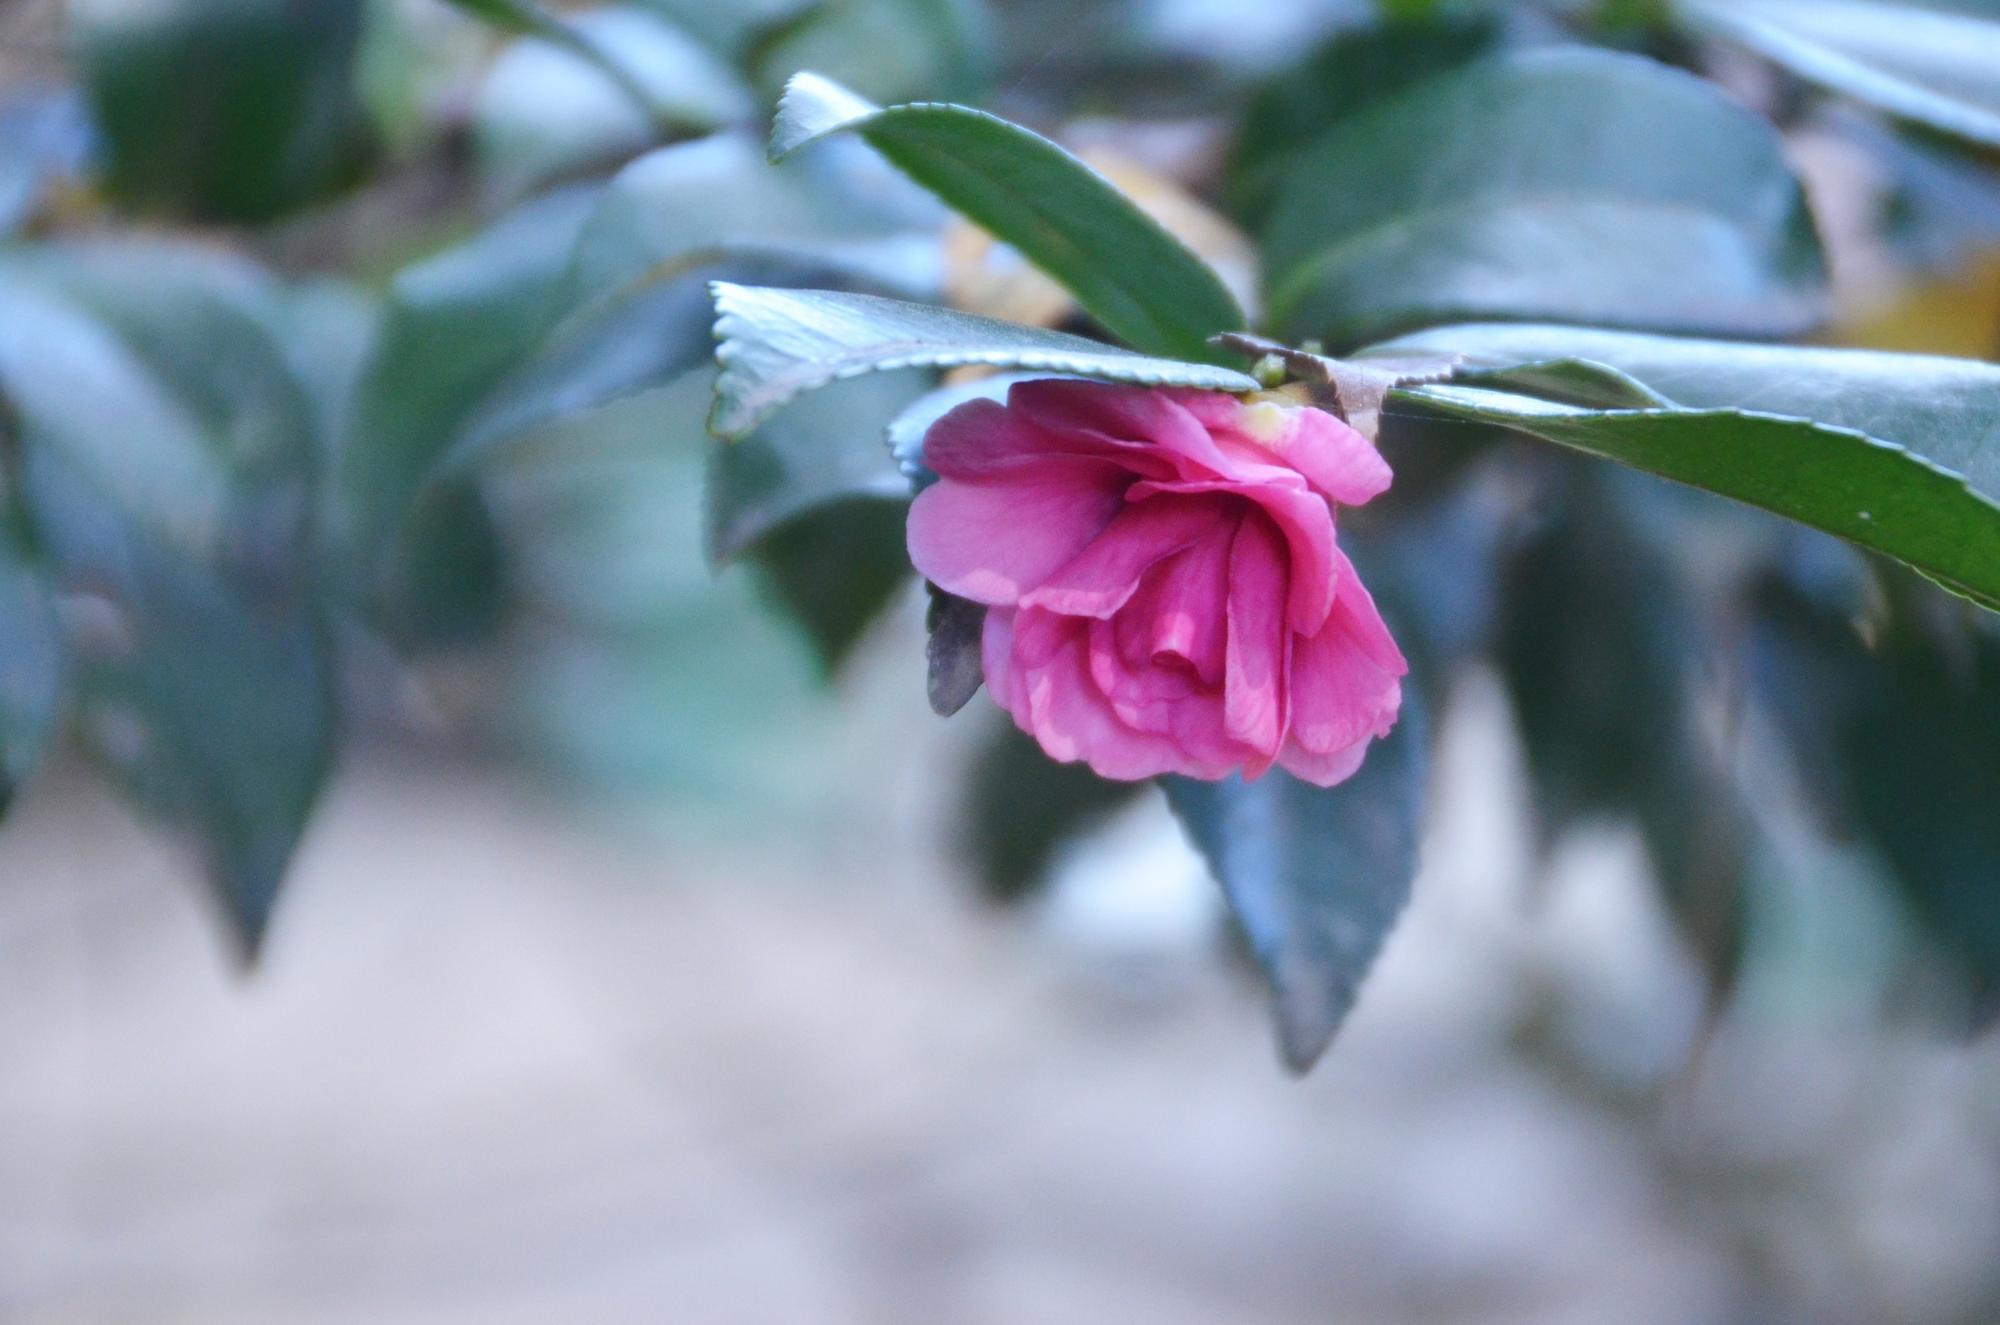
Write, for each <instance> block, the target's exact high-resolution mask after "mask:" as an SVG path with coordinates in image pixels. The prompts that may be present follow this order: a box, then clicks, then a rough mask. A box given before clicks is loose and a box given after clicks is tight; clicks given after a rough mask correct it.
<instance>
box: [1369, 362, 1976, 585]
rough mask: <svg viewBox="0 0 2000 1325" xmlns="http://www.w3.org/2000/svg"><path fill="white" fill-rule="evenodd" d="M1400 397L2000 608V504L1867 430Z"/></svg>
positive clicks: (1461, 395)
mask: <svg viewBox="0 0 2000 1325" xmlns="http://www.w3.org/2000/svg"><path fill="white" fill-rule="evenodd" d="M1401 399H1404V400H1407V401H1410V402H1413V403H1417V404H1420V405H1421V406H1422V407H1424V408H1426V409H1429V410H1433V411H1435V412H1437V413H1439V414H1442V415H1444V416H1446V417H1448V418H1457V419H1462V420H1465V421H1467V422H1474V423H1489V424H1494V425H1497V426H1501V427H1507V428H1512V429H1515V430H1516V431H1519V432H1524V433H1527V434H1529V435H1531V436H1535V437H1540V438H1542V439H1544V440H1546V441H1551V442H1556V443H1558V444H1560V445H1563V446H1568V447H1573V448H1574V449H1576V450H1579V451H1586V452H1589V453H1591V454H1593V455H1599V456H1604V457H1606V458H1608V459H1612V460H1618V461H1621V462H1622V463H1624V464H1628V465H1631V466H1632V467H1633V468H1635V469H1642V470H1645V471H1646V472H1648V473H1652V474H1658V475H1660V476H1661V477H1662V478H1670V479H1674V480H1676V481H1678V482H1682V483H1686V484H1688V485H1690V486H1692V487H1697V488H1702V489H1705V490H1707V491H1709V492H1716V493H1720V494H1722V495H1723V496H1726V497H1734V498H1735V499H1736V500H1738V501H1742V502H1747V503H1749V504H1750V505H1752V506H1757V507H1761V508H1762V509H1764V510H1767V511H1771V512H1774V513H1776V514H1778V515H1782V516H1785V517H1787V518H1788V519H1792V520H1797V521H1798V522H1799V523H1801V524H1806V525H1810V526H1812V527H1813V528H1815V529H1823V530H1825V531H1826V532H1827V533H1830V534H1837V535H1839V536H1840V537H1842V538H1845V539H1847V540H1848V541H1849V542H1852V543H1855V544H1858V545H1860V546H1862V547H1865V548H1870V549H1872V550H1874V551H1876V552H1880V553H1883V554H1885V555H1887V556H1891V557H1894V558H1896V559H1897V560H1899V561H1902V562H1905V563H1907V564H1909V565H1911V566H1913V567H1915V568H1916V569H1917V570H1919V571H1922V572H1923V573H1924V574H1925V575H1927V576H1929V577H1931V578H1932V579H1934V580H1936V581H1937V583H1939V584H1940V585H1942V586H1944V587H1945V588H1947V589H1950V590H1951V591H1952V592H1953V593H1957V594H1960V595H1963V596H1964V597H1966V598H1970V599H1971V600H1972V601H1974V602H1976V603H1979V604H1980V605H1982V606H1984V607H1988V608H1991V609H1993V610H1995V611H2000V504H1995V502H1994V501H1993V500H1992V499H1991V498H1989V497H1986V496H1984V495H1982V494H1980V493H1978V492H1976V491H1974V490H1973V489H1972V488H1970V487H1968V486H1967V485H1966V482H1965V480H1964V479H1963V478H1962V477H1960V476H1959V475H1957V474H1955V473H1953V472H1951V471H1950V470H1947V469H1944V468H1941V467H1940V466H1938V465H1936V464H1934V463H1932V462H1931V461H1928V460H1925V459H1924V458H1922V457H1920V456H1917V455H1915V454H1913V453H1911V452H1909V451H1907V450H1905V449H1903V448H1902V447H1900V446H1896V445H1894V444H1892V443H1889V442H1884V441H1880V440H1877V439H1875V438H1872V437H1869V436H1867V435H1866V434H1865V433H1859V432H1854V431H1850V430H1847V429H1842V428H1834V427H1829V426H1827V425H1825V424H1819V423H1813V422H1809V421H1807V420H1804V419H1796V418H1787V417H1784V416H1782V415H1774V414H1762V413H1752V412H1750V411H1747V410H1657V409H1656V410H1593V409H1587V408H1583V407H1579V406H1574V405H1563V404H1557V403H1554V402H1551V401H1544V400H1536V399H1534V398H1532V397H1529V396H1520V395H1514V394H1511V393H1509V392H1502V391H1492V390H1487V389H1485V388H1480V387H1459V386H1432V387H1422V388H1419V389H1417V390H1414V391H1410V392H1406V393H1404V394H1403V396H1402V397H1401Z"/></svg>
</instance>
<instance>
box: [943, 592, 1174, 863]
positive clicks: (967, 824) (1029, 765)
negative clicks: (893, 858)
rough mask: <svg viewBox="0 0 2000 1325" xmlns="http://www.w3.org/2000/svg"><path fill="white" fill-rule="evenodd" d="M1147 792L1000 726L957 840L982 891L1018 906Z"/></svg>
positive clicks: (967, 796) (968, 790) (968, 795)
mask: <svg viewBox="0 0 2000 1325" xmlns="http://www.w3.org/2000/svg"><path fill="white" fill-rule="evenodd" d="M980 615H981V616H984V615H985V609H984V608H981V609H980ZM996 716H997V715H996ZM1143 790H1144V784H1143V783H1138V782H1112V781H1110V780H1109V779H1107V778H1101V777H1099V776H1097V774H1095V773H1093V772H1091V771H1090V766H1089V765H1088V764H1082V763H1074V764H1059V763H1057V762H1056V761H1055V760H1053V759H1051V758H1049V757H1048V756H1047V755H1046V754H1043V753H1042V748H1041V747H1040V746H1039V745H1036V744H1035V741H1034V738H1033V737H1031V736H1028V735H1026V734H1025V733H1023V732H1022V731H1021V729H1020V728H1018V727H1016V726H1015V725H1014V724H1013V723H1012V722H1007V721H1004V720H1002V721H997V722H993V723H992V724H991V735H989V736H987V737H986V738H985V739H984V740H983V741H982V743H981V745H980V748H979V755H978V757H977V759H975V760H974V762H973V765H972V771H971V774H970V776H969V777H968V778H967V779H966V782H965V784H964V789H963V793H962V799H961V800H960V802H959V827H958V832H957V834H956V836H957V838H958V840H959V842H960V843H961V844H962V847H963V850H964V852H965V855H966V857H967V858H969V859H970V860H971V861H972V862H973V865H974V866H975V867H976V869H977V870H978V880H979V885H980V890H981V891H982V892H984V893H985V894H986V896H988V897H989V898H991V899H993V900H994V901H996V902H1013V901H1018V900H1020V899H1022V898H1024V897H1027V896H1030V895H1032V894H1033V893H1036V892H1038V891H1040V889H1041V888H1042V887H1043V885H1044V884H1046V883H1047V882H1048V873H1049V867H1050V866H1051V865H1053V864H1054V863H1055V860H1056V857H1057V855H1058V854H1059V853H1060V852H1061V851H1062V849H1063V847H1064V846H1066V845H1067V844H1069V843H1070V842H1073V841H1075V840H1076V839H1077V838H1078V837H1080V836H1082V835H1083V834H1085V833H1087V832H1089V831H1090V830H1091V829H1092V828H1093V827H1095V826H1096V825H1097V824H1099V823H1101V822H1103V821H1104V820H1105V819H1106V818H1108V817H1109V816H1110V815H1111V814H1113V813H1114V812H1116V811H1117V810H1119V809H1120V808H1121V807H1123V806H1125V805H1128V804H1130V803H1131V801H1132V800H1133V798H1134V797H1136V796H1138V794H1139V793H1140V792H1141V791H1143Z"/></svg>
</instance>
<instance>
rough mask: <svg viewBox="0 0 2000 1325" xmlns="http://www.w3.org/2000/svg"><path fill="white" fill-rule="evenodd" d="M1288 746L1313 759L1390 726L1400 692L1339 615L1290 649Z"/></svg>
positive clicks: (1398, 684) (1399, 686)
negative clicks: (1310, 754)
mask: <svg viewBox="0 0 2000 1325" xmlns="http://www.w3.org/2000/svg"><path fill="white" fill-rule="evenodd" d="M1291 695H1292V740H1293V741H1294V742H1296V743H1297V744H1299V745H1301V746H1303V747H1305V749H1307V750H1309V751H1311V752H1313V753H1314V754H1330V753H1332V752H1334V751H1337V750H1344V749H1346V748H1347V747H1348V746H1350V745H1353V744H1354V743H1355V742H1356V741H1365V740H1367V739H1368V738H1369V737H1371V736H1386V735H1388V734H1389V728H1390V727H1392V726H1394V725H1395V722H1396V709H1397V707H1398V706H1399V705H1400V704H1401V703H1402V697H1403V687H1402V682H1401V681H1399V680H1398V679H1397V677H1396V675H1395V674H1394V673H1391V672H1389V671H1386V670H1385V669H1383V668H1382V667H1381V666H1379V665H1377V664H1376V662H1375V661H1374V660H1373V659H1371V658H1370V657H1369V656H1368V655H1367V653H1366V651H1365V650H1364V649H1363V648H1362V647H1361V644H1360V642H1359V641H1358V640H1356V639H1355V637H1354V633H1353V631H1352V629H1351V628H1350V627H1349V626H1348V623H1347V621H1346V620H1345V618H1343V617H1342V616H1341V615H1340V614H1339V613H1337V612H1336V613H1335V614H1334V616H1333V618H1332V619H1331V620H1329V621H1328V622H1327V623H1326V628H1325V629H1324V630H1322V631H1320V633H1319V634H1317V635H1314V636H1311V637H1310V638H1304V639H1300V640H1298V641H1297V643H1296V644H1295V645H1294V646H1293V649H1292V691H1291Z"/></svg>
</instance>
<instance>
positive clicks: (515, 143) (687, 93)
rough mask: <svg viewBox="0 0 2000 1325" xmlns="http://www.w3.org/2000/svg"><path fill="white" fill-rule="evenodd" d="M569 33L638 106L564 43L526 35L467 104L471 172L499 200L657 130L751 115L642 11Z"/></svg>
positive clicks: (585, 19) (739, 88)
mask: <svg viewBox="0 0 2000 1325" xmlns="http://www.w3.org/2000/svg"><path fill="white" fill-rule="evenodd" d="M571 27H572V30H573V31H574V32H575V34H576V35H577V36H578V37H579V38H581V39H582V40H584V41H587V42H589V43H591V44H593V45H595V46H597V47H599V48H601V49H603V50H606V51H615V52H616V53H617V58H618V60H619V61H620V63H621V64H622V65H623V66H624V67H625V69H626V70H627V71H628V72H629V74H630V77H631V78H632V80H633V81H635V82H636V83H638V84H639V85H640V86H641V87H642V88H643V89H644V90H645V93H646V97H647V101H646V103H644V104H640V105H635V104H633V100H632V98H631V96H630V95H628V94H627V92H626V91H625V90H624V89H623V88H621V87H620V86H619V84H618V83H617V82H615V81H614V80H613V79H612V78H611V77H609V76H608V75H607V74H606V73H605V72H604V70H603V69H602V68H601V67H600V66H599V65H598V64H597V62H595V61H592V60H590V59H588V58H587V57H585V56H581V55H579V54H578V53H577V52H576V51H575V49H574V48H573V47H572V46H571V45H569V44H560V43H552V42H550V41H548V40H547V39H545V38H541V37H533V36H531V37H526V38H523V39H522V40H520V41H516V42H514V43H512V44H511V45H509V46H508V47H507V49H506V50H505V51H503V52H502V53H501V55H500V57H499V59H497V60H495V61H494V62H493V66H492V68H491V69H489V70H488V71H487V74H486V79H485V81H484V82H483V83H482V84H481V85H480V89H479V95H478V98H477V100H476V102H475V103H474V105H473V108H472V144H473V149H474V151H475V153H476V154H477V159H478V164H479V168H480V173H481V174H482V175H483V176H484V177H485V179H486V181H487V183H488V184H489V186H490V187H492V188H493V189H494V190H495V191H496V192H498V193H500V194H502V195H503V196H510V197H517V196H520V195H521V194H524V193H526V192H527V191H528V189H529V188H531V187H534V186H536V185H538V184H541V183H543V182H545V181H548V180H552V179H556V178H559V177H561V176H562V175H565V174H569V173H572V172H575V171H579V170H583V169H588V168H590V167H594V166H603V165H606V164H610V163H614V162H617V161H619V160H621V159H622V158H624V157H628V156H630V155H631V154H632V153H634V152H636V151H638V150H640V149H641V148H644V147H647V146H650V145H651V144H652V143H653V142H654V141H655V140H656V139H657V138H658V137H659V135H660V131H661V129H662V128H663V127H667V128H671V129H674V130H676V131H679V132H682V133H687V132H690V131H694V132H707V131H709V130H713V129H718V128H721V127H722V126H724V125H726V124H729V123H732V122H735V121H739V120H744V119H747V118H748V117H749V115H750V113H751V109H752V100H751V96H750V90H749V89H748V88H747V87H745V86H744V84H743V82H742V80H741V79H739V78H738V77H737V76H736V74H735V72H734V71H733V70H731V69H730V68H729V67H728V66H727V65H725V64H723V63H722V61H721V59H720V58H719V57H718V56H716V55H714V54H713V53H711V52H710V51H709V50H708V49H707V48H706V47H704V46H702V45H701V44H700V43H699V42H697V41H695V39H694V38H692V37H690V36H688V35H687V34H685V33H683V32H681V31H680V30H679V29H678V28H676V27H674V26H673V25H671V24H669V23H667V22H665V21H664V20H662V19H660V18H657V17H655V16H654V15H653V14H651V13H649V12H648V11H647V10H645V9H641V8H635V7H632V6H618V7H613V8H608V9H600V10H595V11H592V12H590V13H585V14H580V15H578V16H577V17H576V18H575V20H573V22H572V24H571ZM648 107H650V108H651V113H648Z"/></svg>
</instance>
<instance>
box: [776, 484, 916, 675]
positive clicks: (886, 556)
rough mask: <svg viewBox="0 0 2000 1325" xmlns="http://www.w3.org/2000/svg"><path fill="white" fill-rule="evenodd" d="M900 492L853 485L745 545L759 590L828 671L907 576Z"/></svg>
mask: <svg viewBox="0 0 2000 1325" xmlns="http://www.w3.org/2000/svg"><path fill="white" fill-rule="evenodd" d="M909 508H910V503H909V499H908V498H907V497H905V496H904V495H903V494H902V493H900V492H898V493H896V494H894V495H881V494H869V493H861V494H855V495H851V496H846V497H837V498H834V499H832V500H830V501H824V502H821V503H819V504H818V505H815V506H811V507H808V508H806V509H804V510H802V511H800V512H799V513H798V514H797V515H794V516H793V517H792V518H791V519H789V520H786V521H785V522H784V523H782V524H780V525H778V526H777V527H775V528H773V529H771V530H770V531H769V532H767V533H766V534H765V535H764V536H763V537H762V538H760V539H758V540H757V544H756V546H755V547H753V548H751V549H750V551H749V553H748V559H749V561H750V563H751V565H753V566H754V567H755V568H756V571H757V579H758V581H759V582H760V583H761V584H762V586H763V588H764V591H765V593H766V594H767V595H768V596H770V597H771V598H773V599H775V600H776V601H777V602H778V604H779V605H780V606H782V607H783V609H784V610H785V613H786V615H788V616H789V617H791V619H792V620H794V621H796V622H797V623H798V624H799V626H800V627H801V628H802V629H803V630H804V631H805V633H806V637H807V638H808V639H809V640H810V641H811V642H812V645H813V649H814V651H815V653H816V654H817V656H818V658H819V663H820V666H821V668H822V669H823V670H824V671H825V672H826V673H827V674H828V675H831V674H832V673H834V672H835V671H837V670H838V669H839V668H840V665H841V664H842V663H843V662H845V661H846V660H847V657H848V655H849V654H850V653H852V652H853V651H854V646H855V645H856V644H857V643H859V642H860V640H861V637H862V635H863V634H865V633H866V631H867V629H868V627H869V626H870V625H872V624H873V623H874V621H875V620H876V618H878V617H880V616H881V615H882V612H883V610H884V609H885V608H887V607H888V606H889V604H890V603H891V602H893V601H895V599H896V596H897V595H898V594H900V593H902V591H903V590H904V588H905V587H907V586H908V585H909V583H910V556H909V553H908V552H906V551H904V546H903V523H904V520H905V518H906V516H907V514H908V512H909Z"/></svg>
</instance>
